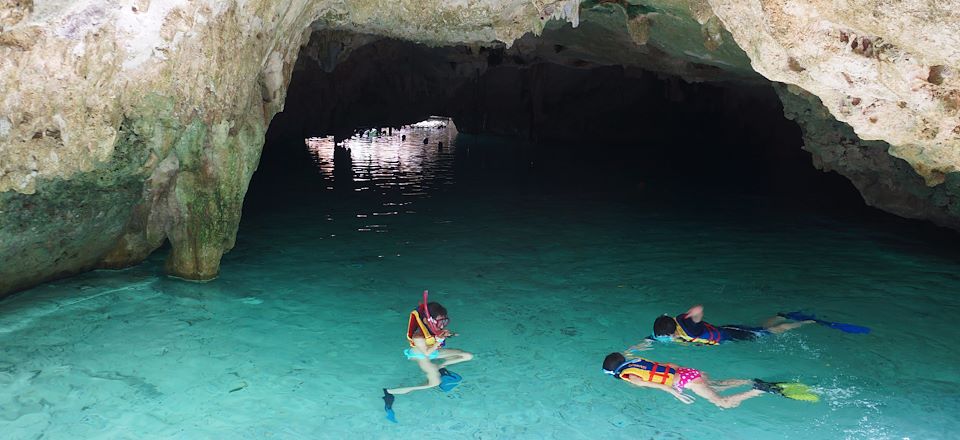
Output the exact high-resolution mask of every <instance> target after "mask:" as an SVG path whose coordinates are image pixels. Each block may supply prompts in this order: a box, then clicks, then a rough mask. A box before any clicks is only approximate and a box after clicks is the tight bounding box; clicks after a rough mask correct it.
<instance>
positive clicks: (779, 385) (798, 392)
mask: <svg viewBox="0 0 960 440" xmlns="http://www.w3.org/2000/svg"><path fill="white" fill-rule="evenodd" d="M753 388H754V389H757V390H760V391H764V392H767V393H772V394H779V395H781V396H783V397H786V398H788V399H793V400H802V401H804V402H810V403H816V402H819V401H820V396H818V395H816V394H814V393H813V392H812V391H810V387H808V386H806V385H804V384H802V383H799V382H767V381H763V380H760V379H754V380H753Z"/></svg>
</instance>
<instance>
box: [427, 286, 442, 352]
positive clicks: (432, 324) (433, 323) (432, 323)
mask: <svg viewBox="0 0 960 440" xmlns="http://www.w3.org/2000/svg"><path fill="white" fill-rule="evenodd" d="M428 295H429V291H427V290H424V291H423V316H424V317H425V319H424V321H425V323H426V324H427V327H428V330H430V333H433V337H434V338H435V339H436V340H437V342H438V343H439V344H440V346H441V347H443V343H444V340H445V338H441V337H439V336H437V334H438V333H440V330H442V329H440V328H438V327H437V320H436V319H433V316H430V307H429V306H428V305H427V296H428Z"/></svg>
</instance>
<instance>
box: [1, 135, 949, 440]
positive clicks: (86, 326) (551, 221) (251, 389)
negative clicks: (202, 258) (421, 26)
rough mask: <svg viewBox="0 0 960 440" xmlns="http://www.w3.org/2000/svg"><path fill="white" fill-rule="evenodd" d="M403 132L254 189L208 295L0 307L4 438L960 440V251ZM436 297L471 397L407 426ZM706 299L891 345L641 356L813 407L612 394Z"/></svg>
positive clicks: (432, 401) (135, 294) (839, 219)
mask: <svg viewBox="0 0 960 440" xmlns="http://www.w3.org/2000/svg"><path fill="white" fill-rule="evenodd" d="M406 133H407V134H408V138H407V141H406V142H399V140H398V139H397V138H396V136H393V137H382V138H379V139H373V140H369V139H366V140H364V139H355V140H353V141H351V142H348V144H349V145H350V151H349V152H347V151H346V150H338V151H335V149H334V147H333V146H332V144H331V143H330V142H329V141H315V142H313V143H312V144H311V145H310V147H309V153H310V154H311V155H312V157H313V158H314V160H315V163H313V164H312V165H311V166H312V167H314V168H315V173H314V174H315V177H313V179H314V180H312V181H311V182H310V183H309V184H304V185H301V186H300V187H299V190H298V191H294V193H295V194H292V195H289V196H288V197H289V198H291V199H294V200H297V201H298V202H296V203H286V202H283V203H281V202H280V201H278V200H271V199H276V198H275V197H269V196H263V194H270V193H271V191H272V190H270V189H263V188H261V189H256V191H254V190H252V192H251V196H250V197H251V199H250V202H248V210H249V212H248V213H246V214H245V216H244V220H243V224H242V225H241V230H240V234H239V236H238V240H237V247H236V248H235V249H234V250H233V251H231V252H230V253H228V254H227V255H226V256H225V257H224V259H223V264H222V267H221V275H220V277H219V278H218V279H217V280H215V281H212V282H208V283H203V284H200V283H190V282H185V281H181V280H177V279H173V278H169V277H165V276H164V275H163V272H162V261H163V257H164V252H159V253H156V254H155V255H153V256H151V257H150V259H149V260H148V261H146V262H145V263H143V264H141V265H139V266H136V267H134V268H131V269H127V270H122V271H95V272H91V273H87V274H83V275H80V276H77V277H73V278H69V279H66V280H62V281H57V282H52V283H47V284H44V285H41V286H38V287H36V288H34V289H32V290H29V291H26V292H23V293H21V294H18V295H15V296H13V297H10V298H7V299H5V300H3V301H2V302H0V432H2V433H3V435H2V437H3V438H5V439H34V438H43V439H77V438H118V439H120V438H123V439H126V438H130V439H144V438H182V439H196V438H248V439H260V438H278V439H301V438H346V437H347V436H350V437H357V438H402V437H409V436H412V435H430V436H436V437H445V438H563V439H577V438H584V439H587V438H590V439H592V438H627V437H630V438H636V437H637V436H639V437H640V438H658V439H660V438H663V439H667V438H669V439H698V438H732V439H758V438H797V439H811V438H818V439H839V438H850V439H867V438H869V439H887V438H889V439H903V438H910V439H938V438H943V439H946V438H951V437H953V436H954V433H955V432H957V431H958V430H960V421H958V418H957V416H956V414H957V413H958V410H960V355H958V354H957V352H956V350H955V349H954V347H953V345H954V341H953V340H952V338H951V334H952V333H951V332H952V330H953V326H954V324H953V322H954V320H955V319H956V317H957V316H958V313H960V299H958V297H957V296H956V292H958V291H960V276H958V275H957V274H958V273H960V258H957V257H958V256H960V253H958V251H956V250H955V249H956V247H955V246H954V247H951V246H950V244H949V243H940V242H931V240H930V237H929V236H927V235H924V234H919V233H914V232H913V231H912V230H911V226H910V225H912V223H904V222H899V221H889V222H887V221H859V220H857V218H854V217H845V216H842V215H831V214H830V213H823V212H805V211H802V210H791V209H781V208H777V207H771V205H770V204H769V203H768V200H766V199H764V198H763V197H754V196H750V195H738V194H729V193H708V194H707V195H700V196H701V197H702V199H699V200H697V199H695V198H696V197H698V194H697V193H694V192H684V193H683V196H684V197H687V201H688V202H678V201H677V199H676V198H673V197H648V196H646V195H644V193H643V192H639V193H638V192H637V191H636V188H635V187H632V186H630V185H620V184H619V182H615V183H616V184H614V185H610V186H605V184H597V185H580V186H577V185H574V187H575V188H574V189H576V190H570V189H571V186H570V182H571V181H576V180H577V179H578V178H579V177H578V175H577V173H578V172H579V171H577V170H576V169H575V168H576V167H575V166H574V165H573V164H571V167H573V168H572V169H571V170H569V171H570V174H568V175H567V176H566V177H565V179H566V180H563V182H560V183H557V182H559V181H555V180H551V179H552V178H554V177H556V175H552V176H553V177H551V176H534V177H530V175H529V170H528V168H526V167H525V166H524V165H525V164H526V162H527V160H526V158H523V157H521V156H522V155H520V154H518V153H516V151H515V150H514V149H512V147H510V146H509V145H504V144H502V143H497V142H495V141H489V142H485V141H482V140H480V139H477V138H470V141H469V143H468V142H467V140H466V139H467V138H466V137H460V138H457V137H456V136H455V134H450V133H445V134H439V133H437V132H432V131H429V130H417V129H410V130H408V131H407V132H406ZM424 136H431V137H433V140H432V142H431V143H430V144H429V145H427V146H424V145H422V142H420V141H421V139H422V138H423V137H424ZM438 138H439V139H442V140H444V142H445V147H444V148H443V149H442V150H438V149H437V148H436V146H435V142H436V140H437V139H438ZM338 154H339V155H340V156H338V157H337V160H339V161H340V162H338V163H337V164H336V166H334V163H333V162H334V161H335V157H336V156H337V155H338ZM345 157H349V158H350V162H349V164H348V165H344V163H345V159H343V158H345ZM496 164H501V165H496ZM504 164H505V165H504ZM510 164H512V165H510ZM256 179H257V178H255V181H254V185H256V184H258V183H257V181H256ZM278 185H279V184H278ZM257 191H261V192H260V193H259V194H261V195H260V196H258V195H257V194H258V193H257ZM256 197H261V199H260V200H259V201H258V200H257V199H256ZM690 197H693V198H694V199H693V203H689V201H690V200H691V199H690ZM424 289H430V292H431V299H432V300H436V301H439V302H441V303H443V304H444V305H445V306H446V307H447V308H448V310H449V312H450V317H451V328H452V329H454V330H456V331H457V332H459V333H460V334H461V336H459V337H457V338H454V339H451V340H450V341H449V344H450V346H451V347H454V348H462V349H464V350H467V351H470V352H473V353H474V354H475V355H476V359H475V360H474V361H473V362H469V363H466V364H461V365H457V366H456V367H455V368H451V369H453V370H455V371H456V372H457V373H460V374H462V375H463V377H464V381H463V383H462V384H461V385H460V386H459V387H457V388H456V389H454V390H453V391H451V392H449V393H444V392H441V391H439V390H427V391H421V392H416V393H412V394H409V395H404V396H398V398H397V402H396V404H395V406H394V408H395V410H396V413H397V418H398V420H399V423H397V424H393V423H390V422H388V421H386V420H385V419H384V411H383V408H382V407H383V402H382V401H381V400H380V397H381V391H380V389H381V388H383V387H396V386H401V385H414V384H419V383H420V382H421V381H422V376H421V374H420V372H419V370H418V368H417V367H416V366H415V364H413V363H412V362H409V361H407V360H405V359H404V357H403V356H402V354H401V351H402V350H403V349H404V347H405V344H406V341H405V339H404V335H403V331H404V327H405V324H406V319H407V313H408V312H409V311H410V310H411V308H412V307H414V306H415V305H416V303H417V301H418V300H419V298H420V294H421V292H422V290H424ZM695 303H702V304H704V306H705V307H706V313H707V318H706V319H707V320H708V321H711V322H714V323H716V324H726V323H744V324H758V323H759V322H760V321H762V320H763V319H764V318H765V317H767V316H769V315H770V314H772V313H775V312H777V311H785V310H795V309H805V310H810V311H814V312H817V313H818V314H819V315H821V316H823V317H826V318H830V319H833V320H837V321H845V322H853V323H856V324H860V325H865V326H868V327H871V328H872V329H873V332H872V333H871V334H869V335H855V334H846V333H842V332H838V331H835V330H831V329H828V328H826V327H822V326H808V327H804V328H802V329H799V330H797V331H795V332H792V333H789V334H786V335H783V336H779V337H770V338H766V339H763V340H761V341H759V342H754V343H732V344H727V345H724V346H721V347H715V348H708V347H685V346H664V345H660V346H658V347H657V348H656V349H655V350H653V351H650V352H646V353H645V355H646V357H649V358H651V359H655V360H658V361H665V362H674V363H678V364H680V365H684V366H690V367H694V368H698V369H701V370H703V371H705V372H706V373H708V374H709V375H710V376H711V377H712V378H717V379H722V378H754V377H758V378H764V379H769V380H800V381H802V382H804V383H807V384H810V385H812V386H813V387H814V389H815V390H816V391H817V392H818V393H819V394H820V395H821V398H822V400H821V402H819V403H817V404H810V403H805V402H798V401H791V400H787V399H784V398H781V397H777V396H773V395H764V396H761V397H758V398H756V399H752V400H749V401H747V402H745V403H744V404H743V405H742V406H741V407H739V408H736V409H733V410H720V409H717V408H715V407H714V406H712V405H710V404H709V403H708V402H706V401H704V400H703V399H697V401H696V402H694V404H692V405H683V404H682V403H680V402H678V401H677V400H675V399H674V398H673V397H671V396H670V395H667V394H666V393H662V392H657V391H654V390H643V389H636V388H633V387H630V386H628V385H627V384H625V383H622V382H619V381H616V380H613V379H611V378H610V377H608V376H606V375H604V374H602V373H601V370H600V366H601V362H602V360H603V357H604V356H605V355H606V354H607V353H609V352H611V351H617V350H622V349H624V348H626V347H627V346H629V345H631V344H633V343H636V342H638V341H639V340H640V339H641V338H643V337H644V336H646V335H648V334H649V333H650V331H651V325H652V321H653V319H654V318H655V317H656V316H657V315H659V314H661V313H673V314H675V313H679V312H682V311H683V310H686V308H687V307H688V306H689V305H691V304H695Z"/></svg>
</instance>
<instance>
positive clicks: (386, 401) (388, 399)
mask: <svg viewBox="0 0 960 440" xmlns="http://www.w3.org/2000/svg"><path fill="white" fill-rule="evenodd" d="M396 398H397V396H394V395H393V394H390V392H389V391H387V389H386V388H384V389H383V409H384V411H386V412H387V420H389V421H391V422H393V423H397V415H396V414H394V413H393V401H394V400H395V399H396Z"/></svg>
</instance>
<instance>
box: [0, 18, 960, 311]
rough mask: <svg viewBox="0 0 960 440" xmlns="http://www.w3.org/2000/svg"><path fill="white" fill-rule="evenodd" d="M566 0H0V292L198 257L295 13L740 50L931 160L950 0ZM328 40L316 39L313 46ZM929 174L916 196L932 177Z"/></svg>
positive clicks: (233, 222)
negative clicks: (152, 258)
mask: <svg viewBox="0 0 960 440" xmlns="http://www.w3.org/2000/svg"><path fill="white" fill-rule="evenodd" d="M580 3H581V2H580V1H579V0H563V1H549V0H472V1H466V0H393V1H374V0H355V1H349V2H348V1H342V0H341V1H337V0H285V1H283V0H245V1H239V0H228V1H214V0H44V1H40V0H0V261H2V262H3V263H2V264H0V295H2V294H4V293H7V292H11V291H15V290H18V289H22V288H25V287H28V286H30V285H33V284H35V283H37V282H40V281H43V280H48V279H53V278H56V277H60V276H65V275H68V274H71V273H76V272H79V271H83V270H87V269H90V268H93V267H123V266H127V265H130V264H135V263H136V262H139V261H141V260H142V259H143V258H144V257H145V256H146V255H148V254H149V253H150V252H152V251H153V250H154V249H156V248H157V247H158V246H160V245H161V244H162V243H163V242H164V240H168V241H169V242H170V244H171V247H172V251H171V254H170V257H169V260H168V264H167V266H168V270H169V271H170V273H172V274H174V275H177V276H181V277H184V278H191V279H209V278H211V277H214V276H215V275H216V273H217V271H218V268H219V259H220V257H221V255H222V254H223V252H226V251H228V250H229V249H230V248H231V247H232V246H233V242H234V238H235V235H236V229H237V225H238V221H239V215H240V207H241V204H242V200H243V196H244V193H245V191H246V187H247V184H248V182H249V178H250V175H251V173H252V172H253V170H254V169H255V167H256V165H257V161H258V157H259V153H260V148H261V146H262V142H263V134H264V131H265V127H266V126H267V124H268V123H269V121H270V120H271V118H272V117H273V115H274V114H275V113H277V112H278V111H280V110H281V109H282V108H283V103H284V99H285V95H286V88H287V84H288V82H289V80H290V73H291V71H292V68H293V65H294V62H295V60H296V58H297V55H298V53H299V49H300V46H301V44H302V43H304V42H306V41H307V36H308V35H310V33H311V32H312V31H315V30H341V31H349V32H353V33H366V34H370V35H377V36H385V37H393V38H397V39H404V40H411V41H416V42H421V43H425V44H429V45H442V44H455V43H465V44H468V45H472V46H473V47H475V48H476V50H479V48H480V47H482V46H494V45H496V43H495V42H496V41H500V42H504V43H506V44H507V45H511V44H513V43H514V42H515V41H517V40H518V39H520V38H521V37H522V36H523V35H524V34H526V33H529V32H533V33H534V34H540V33H541V32H543V31H544V30H545V29H546V30H547V31H551V30H556V29H560V28H565V29H567V31H565V32H560V33H558V34H557V35H558V36H557V39H556V40H554V41H553V42H552V43H551V44H550V45H549V46H547V45H544V44H542V43H537V42H536V41H535V39H530V38H528V39H526V40H523V41H520V42H518V44H517V45H516V49H515V50H516V51H519V52H520V53H521V55H524V56H534V57H536V56H543V57H554V58H557V57H559V58H560V59H561V60H560V61H559V62H561V63H572V64H573V65H577V64H578V63H596V62H600V63H607V64H623V65H637V66H641V67H644V68H647V69H649V70H653V71H657V72H664V73H673V74H677V75H681V76H683V77H685V78H687V79H691V80H701V81H705V80H716V79H725V80H729V79H732V78H733V79H737V78H739V79H742V80H745V81H756V80H758V79H759V78H760V77H759V76H758V75H757V74H756V73H754V71H756V72H758V73H759V74H760V75H762V76H763V77H766V78H767V79H769V80H773V81H779V82H783V83H787V84H793V85H796V86H799V87H801V88H802V89H804V90H806V91H808V92H810V93H812V94H813V95H815V96H817V97H819V98H820V100H821V102H822V103H823V107H825V108H826V110H828V111H829V113H830V115H829V117H826V116H824V117H826V118H827V119H826V120H829V118H830V117H832V118H834V119H837V120H840V121H842V122H845V123H846V124H848V125H849V126H850V127H851V128H852V130H853V131H854V133H855V135H856V136H857V137H858V138H860V139H871V140H883V141H886V142H888V143H889V144H890V148H888V149H887V151H888V153H889V154H892V155H895V156H897V157H900V158H902V159H904V160H905V161H906V163H907V164H909V166H910V168H911V169H912V170H913V171H914V172H915V173H916V174H917V175H918V176H921V177H922V178H923V180H924V183H925V184H926V185H930V186H934V187H935V186H936V185H943V184H944V182H951V181H952V180H951V179H952V177H951V174H952V173H954V172H955V170H956V168H955V167H956V164H957V163H958V161H960V157H957V154H958V153H957V148H956V147H957V144H958V136H960V128H957V127H958V125H960V124H958V120H957V118H958V115H957V112H958V108H960V92H958V91H957V90H958V81H960V78H958V75H957V66H958V65H960V63H958V49H957V48H958V47H960V46H958V45H957V43H958V42H960V32H958V28H957V26H960V24H958V23H960V20H958V19H957V18H958V17H957V14H958V11H960V7H958V4H957V1H956V0H954V1H947V2H937V3H930V2H921V1H919V0H912V1H903V2H891V1H889V0H859V1H846V2H832V1H831V2H828V1H825V0H803V1H798V2H795V1H786V0H782V1H773V0H764V1H761V0H748V1H726V0H709V1H706V0H680V1H667V0H615V1H614V0H600V1H592V0H591V1H584V2H583V4H582V5H581V4H580ZM551 20H555V21H551ZM581 22H582V23H581ZM568 23H569V24H568ZM574 25H582V26H579V27H576V28H574ZM336 44H340V42H336ZM557 45H559V46H562V47H563V48H564V50H563V51H560V52H556V51H555V52H554V54H553V55H551V54H550V52H551V50H553V49H554V48H555V46H557ZM349 48H350V47H349V45H347V46H342V47H341V49H347V50H343V51H340V52H337V51H326V52H325V53H326V54H327V55H329V56H332V58H331V59H330V62H331V63H334V64H335V63H336V62H337V61H338V60H341V59H342V58H343V57H345V56H347V54H348V53H349ZM334 52H336V53H334ZM331 53H332V55H330V54H331ZM539 93H549V90H541V91H540V92H539ZM821 115H822V114H821ZM801 119H802V118H798V121H800V120H801ZM807 125H808V126H809V127H811V128H810V130H811V132H813V131H816V130H819V128H817V127H820V126H822V124H821V125H818V124H807ZM808 137H809V138H810V139H813V138H815V137H816V136H815V135H809V136H808ZM811 148H813V147H811ZM837 169H838V170H840V171H841V172H850V173H853V172H854V171H853V170H847V169H845V168H844V169H841V168H837ZM944 188H946V189H944V190H934V191H932V192H931V193H930V194H926V195H923V194H920V195H918V196H917V197H918V198H919V199H918V201H917V203H918V204H921V205H923V204H925V205H924V206H928V205H930V204H934V205H936V204H937V203H940V202H938V201H936V200H932V199H929V198H925V197H939V196H936V194H946V195H945V196H943V197H947V198H949V197H951V196H950V195H951V194H953V192H952V191H953V190H952V189H950V188H951V187H950V186H949V185H948V186H947V187H944ZM873 200H874V202H875V203H876V204H877V205H878V206H880V207H882V208H884V209H888V208H887V207H886V206H884V205H883V204H885V203H888V202H887V200H888V199H887V198H884V197H876V198H874V199H873ZM889 209H891V210H893V211H894V212H900V211H899V208H896V209H894V208H889ZM913 212H922V213H927V212H932V211H930V210H924V209H919V210H918V211H913ZM946 212H947V215H948V216H953V214H952V212H953V211H951V210H947V211H946ZM917 215H920V216H925V215H927V214H917ZM931 218H932V219H933V220H935V221H938V222H941V223H943V224H951V225H952V224H954V223H952V222H947V221H944V220H943V218H942V217H931ZM950 218H953V217H950Z"/></svg>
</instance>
